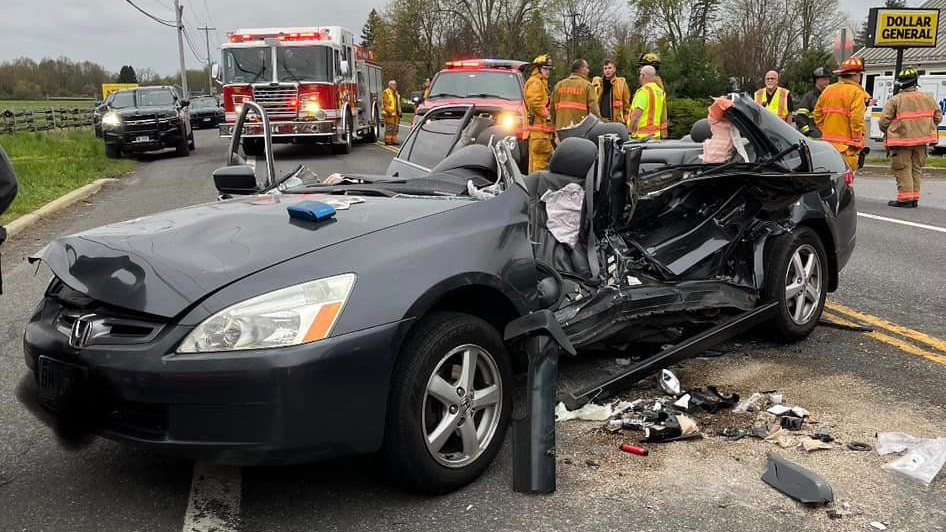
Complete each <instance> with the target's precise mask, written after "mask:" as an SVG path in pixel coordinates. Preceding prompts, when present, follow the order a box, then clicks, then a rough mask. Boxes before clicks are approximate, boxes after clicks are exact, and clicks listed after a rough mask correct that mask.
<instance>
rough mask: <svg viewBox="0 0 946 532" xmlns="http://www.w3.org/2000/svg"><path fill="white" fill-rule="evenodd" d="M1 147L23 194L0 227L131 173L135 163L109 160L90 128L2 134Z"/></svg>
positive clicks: (4, 216)
mask: <svg viewBox="0 0 946 532" xmlns="http://www.w3.org/2000/svg"><path fill="white" fill-rule="evenodd" d="M0 146H2V147H3V149H4V151H6V152H7V155H8V156H9V157H10V159H11V160H12V162H13V169H14V171H15V172H16V176H17V180H18V181H19V183H20V192H19V194H18V195H17V197H16V199H15V200H14V201H13V205H12V206H11V207H10V210H9V211H7V212H6V214H4V215H3V216H2V217H0V225H3V224H6V223H9V222H10V221H12V220H13V219H15V218H17V217H19V216H22V215H24V214H26V213H29V212H32V211H34V210H36V209H37V208H39V207H41V206H42V205H44V204H46V203H48V202H50V201H52V200H54V199H56V198H58V197H59V196H62V195H63V194H66V193H67V192H70V191H72V190H75V189H77V188H79V187H81V186H82V185H86V184H88V183H91V182H92V181H95V180H96V179H101V178H105V177H117V176H119V175H121V174H123V173H125V172H128V171H129V170H131V169H132V168H133V167H134V165H135V162H134V161H129V160H127V159H117V160H116V159H108V158H106V157H105V145H104V144H103V143H102V141H101V140H99V139H98V138H96V137H95V135H94V134H93V133H92V130H91V129H82V130H75V131H56V132H52V133H20V134H17V135H0Z"/></svg>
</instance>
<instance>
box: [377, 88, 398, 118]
mask: <svg viewBox="0 0 946 532" xmlns="http://www.w3.org/2000/svg"><path fill="white" fill-rule="evenodd" d="M382 100H383V105H382V109H381V111H382V112H383V114H384V115H385V116H389V117H398V118H400V116H401V95H400V94H398V93H397V92H394V91H393V90H391V87H388V88H386V89H384V93H383V98H382Z"/></svg>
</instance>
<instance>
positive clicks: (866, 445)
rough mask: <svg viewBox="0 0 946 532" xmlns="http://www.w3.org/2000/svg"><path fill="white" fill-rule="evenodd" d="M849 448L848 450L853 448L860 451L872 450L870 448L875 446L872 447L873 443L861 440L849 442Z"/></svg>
mask: <svg viewBox="0 0 946 532" xmlns="http://www.w3.org/2000/svg"><path fill="white" fill-rule="evenodd" d="M847 448H848V450H851V451H858V452H863V451H870V450H872V449H873V447H871V445H870V444H869V443H864V442H860V441H852V442H848V444H847Z"/></svg>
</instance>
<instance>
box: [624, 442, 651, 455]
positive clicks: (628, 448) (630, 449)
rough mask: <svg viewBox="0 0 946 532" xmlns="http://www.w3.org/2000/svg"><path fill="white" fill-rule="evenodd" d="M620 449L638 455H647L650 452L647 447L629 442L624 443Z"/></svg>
mask: <svg viewBox="0 0 946 532" xmlns="http://www.w3.org/2000/svg"><path fill="white" fill-rule="evenodd" d="M618 449H621V450H622V451H624V452H626V453H629V454H636V455H637V456H647V455H649V454H650V451H648V450H647V449H644V448H643V447H637V446H635V445H631V444H629V443H622V444H621V445H620V446H619V447H618Z"/></svg>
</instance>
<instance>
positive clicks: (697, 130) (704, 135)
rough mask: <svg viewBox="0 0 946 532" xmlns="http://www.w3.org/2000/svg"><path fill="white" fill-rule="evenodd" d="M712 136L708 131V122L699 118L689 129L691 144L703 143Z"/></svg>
mask: <svg viewBox="0 0 946 532" xmlns="http://www.w3.org/2000/svg"><path fill="white" fill-rule="evenodd" d="M712 136H713V133H712V132H711V131H710V126H709V120H707V119H705V118H701V119H699V120H697V121H696V122H694V123H693V125H692V126H691V127H690V140H691V141H693V142H703V141H704V140H706V139H708V138H710V137H712Z"/></svg>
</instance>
